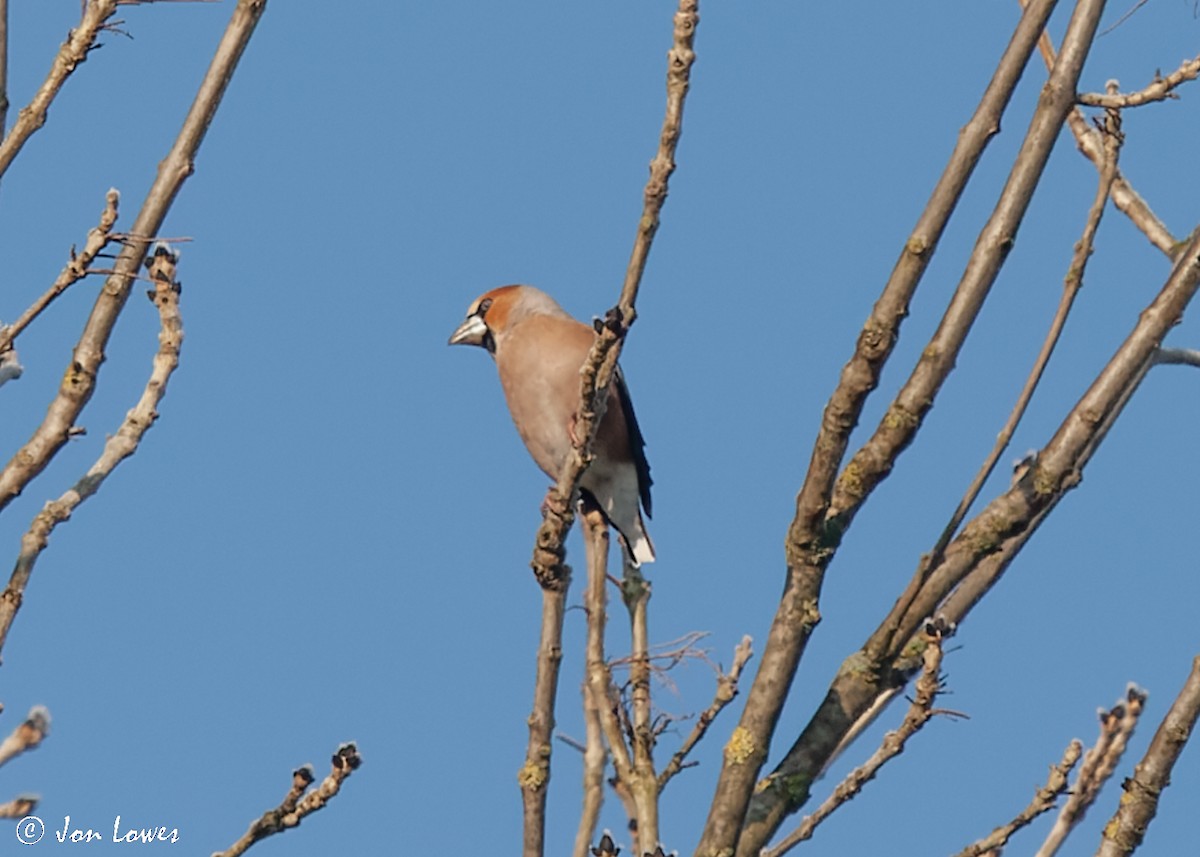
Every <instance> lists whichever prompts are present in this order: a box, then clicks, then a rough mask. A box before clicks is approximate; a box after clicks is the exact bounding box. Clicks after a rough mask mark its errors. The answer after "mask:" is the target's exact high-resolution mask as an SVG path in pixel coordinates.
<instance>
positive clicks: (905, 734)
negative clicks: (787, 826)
mask: <svg viewBox="0 0 1200 857" xmlns="http://www.w3.org/2000/svg"><path fill="white" fill-rule="evenodd" d="M951 633H952V629H950V628H949V626H947V625H946V624H945V623H943V622H941V621H932V622H929V623H927V624H926V626H925V632H924V635H923V636H924V642H925V646H924V654H923V660H924V664H925V666H924V670H923V671H922V673H921V677H920V678H919V679H918V680H917V684H916V695H915V696H914V697H913V700H912V705H910V706H909V708H908V713H907V714H905V715H904V722H903V723H901V724H900V728H899V729H896V730H895V731H893V732H889V733H888V734H887V735H885V736H884V738H883V744H882V745H881V746H880V747H879V749H878V750H876V751H875V752H874V753H873V754H872V755H871V758H870V759H868V760H867V761H866V762H865V763H864V764H862V765H861V766H859V767H858V768H855V769H854V770H853V771H851V772H850V773H849V774H847V775H846V778H845V779H844V780H842V782H841V783H839V784H838V787H837V788H835V789H834V790H833V794H831V795H830V796H829V797H828V798H826V799H825V801H824V802H823V803H822V804H821V805H820V806H819V807H817V810H816V812H814V813H813V814H812V815H810V816H808V817H807V818H805V819H804V821H802V822H800V825H799V826H798V827H797V828H796V829H795V830H793V831H792V832H791V833H789V834H788V835H787V836H785V837H784V838H783V839H782V840H780V842H779V844H778V845H776V846H774V847H772V848H766V849H764V850H763V852H762V857H783V855H784V854H786V853H787V852H788V851H790V850H792V849H793V848H795V847H796V846H797V845H799V844H800V843H801V842H803V841H805V840H806V839H811V838H812V835H813V833H814V832H816V829H817V827H818V825H820V824H821V822H822V821H824V820H825V819H827V818H828V817H829V816H831V815H833V813H834V812H835V811H836V810H837V808H838V807H840V806H842V805H843V804H845V803H846V802H847V801H850V800H853V799H854V798H855V796H857V795H858V793H859V792H861V791H862V790H863V787H864V786H865V785H866V784H867V783H869V782H870V781H871V780H873V779H875V776H876V774H878V773H879V769H880V768H882V767H883V766H884V765H885V764H887V763H888V762H889V761H890V760H891V759H894V758H895V757H896V756H899V755H900V754H901V753H903V752H904V746H905V744H907V743H908V739H909V738H911V737H912V736H913V735H915V734H916V733H917V732H918V731H919V730H920V729H921V727H922V726H924V725H925V724H926V723H928V722H929V719H930V718H931V717H933V716H934V715H935V714H938V713H950V712H938V711H937V710H935V709H934V707H933V703H934V702H935V701H936V700H937V697H938V694H940V693H941V691H942V682H941V672H942V656H943V651H942V641H943V639H944V638H945V637H948V636H950V634H951Z"/></svg>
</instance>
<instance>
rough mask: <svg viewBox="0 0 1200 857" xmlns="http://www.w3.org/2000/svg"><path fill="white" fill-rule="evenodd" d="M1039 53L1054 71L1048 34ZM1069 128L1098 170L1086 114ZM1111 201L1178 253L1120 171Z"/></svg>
mask: <svg viewBox="0 0 1200 857" xmlns="http://www.w3.org/2000/svg"><path fill="white" fill-rule="evenodd" d="M1017 1H1018V2H1019V3H1020V4H1021V5H1022V6H1027V5H1028V3H1029V0H1017ZM1038 50H1039V52H1040V53H1041V55H1042V60H1043V61H1044V63H1045V65H1046V68H1047V69H1048V70H1049V69H1052V68H1054V63H1055V61H1056V59H1057V57H1056V55H1055V50H1054V42H1053V41H1052V40H1051V39H1050V34H1049V33H1045V32H1043V33H1042V35H1041V38H1040V39H1039V40H1038ZM1067 125H1068V126H1069V127H1070V129H1071V133H1072V134H1073V135H1074V136H1075V143H1076V145H1077V146H1078V147H1079V151H1080V152H1082V153H1083V154H1084V156H1085V157H1087V158H1088V160H1090V161H1091V162H1092V163H1093V164H1095V165H1096V168H1097V169H1099V168H1100V167H1101V165H1102V164H1103V162H1104V158H1103V150H1102V147H1101V145H1100V139H1099V135H1097V134H1096V133H1095V132H1094V131H1093V130H1092V128H1091V126H1090V125H1089V124H1088V121H1087V118H1086V117H1085V116H1084V115H1083V111H1082V110H1080V109H1079V108H1078V107H1075V108H1073V109H1072V110H1071V111H1070V112H1069V113H1068V114H1067ZM1112 200H1113V204H1114V205H1115V206H1116V207H1117V209H1118V210H1119V211H1121V212H1122V213H1123V214H1124V215H1125V216H1126V217H1128V218H1129V220H1130V221H1131V222H1132V223H1133V225H1134V226H1136V227H1137V228H1138V229H1139V230H1141V232H1142V234H1143V235H1145V236H1146V237H1147V238H1148V239H1149V240H1150V243H1151V244H1153V245H1154V246H1155V247H1157V248H1158V249H1159V250H1161V251H1162V252H1163V253H1165V254H1166V255H1167V256H1170V257H1172V258H1174V255H1175V252H1176V251H1177V250H1178V249H1179V242H1178V241H1177V240H1176V238H1175V236H1173V235H1172V234H1171V231H1170V230H1169V229H1167V227H1166V226H1165V225H1164V224H1163V222H1162V221H1161V220H1159V219H1158V216H1157V215H1156V214H1155V213H1154V212H1153V211H1151V210H1150V206H1149V205H1147V204H1146V201H1145V200H1144V199H1142V197H1141V195H1140V194H1139V193H1138V192H1137V191H1136V190H1134V189H1133V185H1131V184H1130V183H1129V181H1128V180H1127V179H1126V178H1125V176H1124V175H1122V173H1121V171H1120V170H1118V171H1117V178H1116V181H1114V182H1113V189H1112Z"/></svg>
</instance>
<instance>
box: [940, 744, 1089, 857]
mask: <svg viewBox="0 0 1200 857" xmlns="http://www.w3.org/2000/svg"><path fill="white" fill-rule="evenodd" d="M1082 750H1083V745H1082V744H1080V743H1079V741H1078V740H1075V741H1072V742H1071V743H1070V744H1068V745H1067V750H1066V752H1065V753H1063V757H1062V761H1060V762H1059V763H1058V764H1057V765H1051V766H1050V777H1049V778H1048V779H1047V780H1046V785H1044V786H1042V787H1041V788H1039V789H1038V790H1037V793H1036V794H1034V796H1033V800H1031V801H1030V802H1029V805H1028V806H1026V807H1025V809H1023V810H1022V811H1021V812H1020V813H1019V814H1018V815H1017V817H1016V818H1014V819H1013V820H1012V821H1010V822H1008V824H1005V825H1002V826H1000V827H997V828H996V829H995V830H993V831H992V832H991V833H990V834H988V835H987V836H985V837H984V838H983V839H980V840H979V841H978V842H974V843H972V844H970V845H968V846H967V847H966V848H964V849H963V850H962V851H960V852H958V854H956V855H955V857H981V855H998V854H999V853H1000V849H1001V848H1003V847H1004V846H1005V845H1007V844H1008V840H1009V839H1011V838H1012V835H1013V834H1014V833H1016V832H1017V831H1018V830H1020V829H1021V828H1023V827H1028V826H1029V824H1031V823H1032V822H1033V820H1034V819H1035V818H1037V817H1038V816H1040V815H1042V814H1043V813H1046V812H1049V811H1050V810H1052V809H1054V802H1055V801H1056V800H1057V799H1058V796H1059V795H1061V794H1062V793H1063V792H1065V791H1066V790H1067V786H1068V785H1069V784H1070V783H1069V781H1068V777H1069V776H1070V775H1071V769H1072V768H1074V767H1075V763H1076V762H1078V761H1079V754H1080V752H1082Z"/></svg>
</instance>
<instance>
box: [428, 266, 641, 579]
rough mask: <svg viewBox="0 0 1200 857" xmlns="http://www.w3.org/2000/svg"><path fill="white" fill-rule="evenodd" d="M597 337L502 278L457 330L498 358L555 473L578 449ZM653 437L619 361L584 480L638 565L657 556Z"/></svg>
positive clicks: (534, 447)
mask: <svg viewBox="0 0 1200 857" xmlns="http://www.w3.org/2000/svg"><path fill="white" fill-rule="evenodd" d="M594 339H595V334H594V333H593V332H592V329H591V328H590V327H588V326H587V325H586V324H583V323H582V322H579V321H576V320H575V319H573V318H572V317H571V316H570V315H568V314H567V312H566V310H564V309H563V308H562V307H560V306H559V305H558V304H557V303H556V302H555V300H554V298H552V297H550V296H549V295H548V294H546V293H545V292H543V291H541V290H540V289H535V288H534V287H533V286H502V287H500V288H498V289H492V290H491V291H490V292H485V293H484V294H482V295H480V296H479V297H478V298H476V299H475V302H474V303H472V304H471V306H470V307H468V309H467V318H466V320H465V321H464V322H463V323H462V324H460V325H459V326H458V329H457V330H455V331H454V333H453V335H451V337H450V344H451V345H478V346H480V347H481V348H486V349H487V350H488V353H490V354H491V355H492V357H494V358H495V360H496V369H497V370H498V372H499V374H500V385H501V386H502V387H503V388H504V398H505V399H506V400H507V401H508V410H509V412H510V413H511V414H512V418H513V422H514V423H515V424H516V426H517V432H518V433H519V434H520V435H521V440H523V441H525V447H526V448H527V449H528V450H529V454H530V455H532V456H533V460H534V461H536V462H537V464H538V466H539V467H540V468H542V470H544V471H545V472H546V474H547V475H548V476H549V477H550V478H551V479H557V478H558V475H559V473H560V472H561V471H562V467H563V464H564V463H565V462H566V460H567V457H568V455H570V452H571V447H572V445H573V444H572V437H573V436H574V432H575V422H576V420H577V419H578V408H579V383H580V382H579V370H580V369H581V368H582V367H583V363H584V360H585V359H586V358H587V353H588V350H589V349H590V348H591V347H592V342H593V340H594ZM645 445H646V442H645V440H643V439H642V432H641V430H640V429H639V428H638V424H637V419H636V418H635V417H634V415H633V404H632V403H631V402H630V400H629V391H628V390H627V389H626V387H625V379H624V378H623V377H622V375H621V370H620V368H619V367H618V369H617V373H616V376H615V378H614V379H613V387H612V390H611V393H610V395H609V398H608V408H607V409H606V410H605V412H604V419H603V420H602V421H601V423H600V426H599V428H598V430H597V432H596V442H595V444H594V445H593V451H594V453H595V458H594V459H593V460H592V463H591V466H589V467H588V469H587V470H586V471H585V472H584V474H583V479H582V481H581V482H580V485H579V487H580V490H581V491H584V492H587V494H589V495H591V497H592V499H594V500H595V501H596V505H598V506H599V507H600V509H601V510H602V511H603V512H604V516H605V517H606V518H607V519H608V522H609V524H610V525H611V526H612V527H613V528H614V529H616V531H617V533H618V535H619V536H620V537H621V542H622V544H623V546H624V548H625V554H626V556H628V557H629V558H630V560H631V561H632V562H633V564H634V565H640V564H641V563H643V562H653V561H654V545H652V544H651V543H650V536H649V534H647V532H646V527H645V525H644V524H643V523H642V514H641V509H640V508H639V501H640V505H641V506H642V507H644V508H645V510H646V517H650V482H651V480H650V465H649V464H648V463H647V462H646V453H645Z"/></svg>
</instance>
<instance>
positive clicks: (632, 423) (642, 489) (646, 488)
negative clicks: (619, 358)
mask: <svg viewBox="0 0 1200 857" xmlns="http://www.w3.org/2000/svg"><path fill="white" fill-rule="evenodd" d="M613 383H614V385H615V386H616V388H617V396H619V397H620V402H621V409H622V410H623V411H625V424H626V426H627V427H628V428H629V449H630V451H631V452H632V453H633V465H634V467H635V468H637V476H638V493H639V494H640V495H641V497H642V508H643V509H645V510H646V517H647V518H651V517H653V515H652V514H651V513H650V486H651V485H653V484H654V480H653V479H651V478H650V462H649V461H647V460H646V439H645V438H644V437H642V430H641V428H640V427H639V426H638V421H637V416H636V415H635V414H634V412H633V401H632V400H631V399H630V398H629V388H628V387H626V386H625V375H624V374H623V373H622V372H621V367H620V366H618V367H617V372H616V377H615V378H614V379H613Z"/></svg>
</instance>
